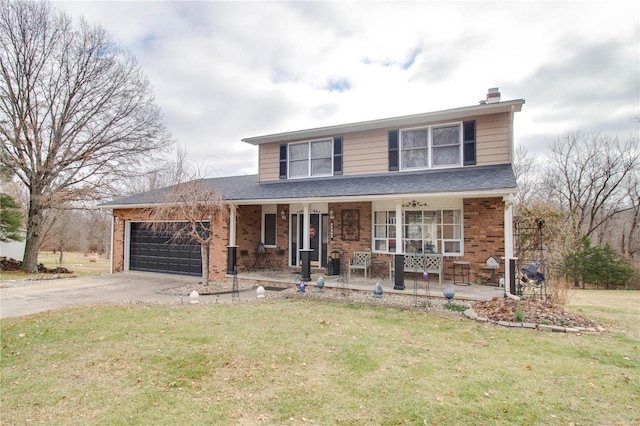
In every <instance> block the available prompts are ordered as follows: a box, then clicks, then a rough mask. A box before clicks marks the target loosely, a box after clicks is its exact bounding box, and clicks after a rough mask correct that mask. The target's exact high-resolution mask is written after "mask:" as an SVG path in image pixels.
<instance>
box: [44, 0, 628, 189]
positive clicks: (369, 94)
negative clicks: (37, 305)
mask: <svg viewBox="0 0 640 426" xmlns="http://www.w3.org/2000/svg"><path fill="white" fill-rule="evenodd" d="M638 4H640V2H620V1H606V2H605V1H601V2H575V1H572V2H516V1H511V2H471V1H464V2H463V1H459V2H446V3H445V2H429V1H425V2H290V3H289V2H213V1H210V2H178V1H175V2H159V1H155V2H56V3H54V7H58V8H60V9H63V10H64V11H65V12H66V13H68V14H70V15H72V16H74V17H77V16H80V15H83V16H84V17H85V18H86V19H87V20H88V21H89V22H93V23H98V24H100V25H102V26H103V27H105V28H106V29H107V30H108V31H109V32H110V33H111V34H112V35H113V37H114V38H115V40H116V41H117V42H118V43H119V44H120V45H121V46H122V47H124V48H125V49H127V50H129V51H130V52H132V53H133V54H134V55H136V56H137V58H138V59H139V61H140V63H141V64H142V67H143V69H144V71H145V73H146V74H147V76H148V77H149V79H150V80H151V83H152V85H153V87H154V91H155V95H156V100H157V103H158V105H159V106H160V107H161V108H162V110H163V112H164V115H165V119H166V123H167V126H168V127H169V129H170V130H171V132H172V133H173V135H174V136H175V138H176V139H177V140H178V141H179V143H180V144H181V145H182V146H183V147H185V148H186V150H187V152H188V157H189V158H190V159H192V160H194V161H196V162H198V164H204V165H205V166H207V175H208V176H210V177H215V176H227V175H238V174H253V173H257V162H258V161H257V160H258V154H257V148H255V147H253V146H252V145H248V144H246V143H244V142H241V139H242V138H246V137H252V136H261V135H266V134H271V133H278V132H286V131H293V130H301V129H308V128H313V127H320V126H328V125H336V124H344V123H350V122H355V121H362V120H374V119H379V118H386V117H394V116H401V115H407V114H416V113H423V112H430V111H437V110H442V109H449V108H457V107H463V106H470V105H476V104H477V103H478V101H480V100H481V99H484V98H485V96H486V93H487V89H488V88H490V87H499V88H500V92H501V93H502V100H511V99H525V101H526V103H525V105H524V107H523V109H522V112H520V113H518V114H516V120H515V141H516V145H525V146H526V147H527V149H528V150H529V152H531V153H542V152H543V151H544V150H545V147H546V144H547V143H548V142H549V141H551V140H553V139H554V138H556V137H557V136H559V135H561V134H563V133H565V132H567V131H572V130H583V131H600V132H603V133H611V134H616V135H619V136H620V137H625V138H626V137H629V136H630V135H632V134H636V135H637V134H638V123H637V121H634V117H638V116H640V112H639V109H640V59H639V54H640V53H639V52H640V6H638Z"/></svg>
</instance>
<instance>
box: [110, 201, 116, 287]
mask: <svg viewBox="0 0 640 426" xmlns="http://www.w3.org/2000/svg"><path fill="white" fill-rule="evenodd" d="M115 221H116V217H115V216H114V215H113V210H111V247H110V248H109V273H110V274H113V233H114V232H115V228H116V226H115Z"/></svg>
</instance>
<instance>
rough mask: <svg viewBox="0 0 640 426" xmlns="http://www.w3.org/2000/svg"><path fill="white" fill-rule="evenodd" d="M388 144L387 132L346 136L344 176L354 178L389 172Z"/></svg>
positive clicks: (373, 131) (378, 131)
mask: <svg viewBox="0 0 640 426" xmlns="http://www.w3.org/2000/svg"><path fill="white" fill-rule="evenodd" d="M388 144H389V142H388V136H387V130H370V131H368V132H358V133H349V134H346V135H344V146H343V148H342V150H343V153H344V154H343V160H342V174H343V175H344V176H354V175H362V174H371V173H384V172H386V171H388V170H389V167H388V162H389V152H388V150H389V145H388Z"/></svg>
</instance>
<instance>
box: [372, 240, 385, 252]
mask: <svg viewBox="0 0 640 426" xmlns="http://www.w3.org/2000/svg"><path fill="white" fill-rule="evenodd" d="M375 249H376V251H387V240H376V242H375Z"/></svg>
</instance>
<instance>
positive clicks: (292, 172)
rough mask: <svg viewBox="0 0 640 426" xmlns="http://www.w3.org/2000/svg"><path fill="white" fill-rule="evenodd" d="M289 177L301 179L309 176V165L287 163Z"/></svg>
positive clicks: (301, 162)
mask: <svg viewBox="0 0 640 426" xmlns="http://www.w3.org/2000/svg"><path fill="white" fill-rule="evenodd" d="M289 176H291V177H302V176H309V163H308V162H307V160H304V161H291V162H290V163H289Z"/></svg>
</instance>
